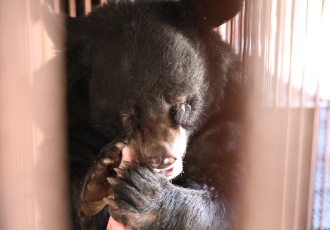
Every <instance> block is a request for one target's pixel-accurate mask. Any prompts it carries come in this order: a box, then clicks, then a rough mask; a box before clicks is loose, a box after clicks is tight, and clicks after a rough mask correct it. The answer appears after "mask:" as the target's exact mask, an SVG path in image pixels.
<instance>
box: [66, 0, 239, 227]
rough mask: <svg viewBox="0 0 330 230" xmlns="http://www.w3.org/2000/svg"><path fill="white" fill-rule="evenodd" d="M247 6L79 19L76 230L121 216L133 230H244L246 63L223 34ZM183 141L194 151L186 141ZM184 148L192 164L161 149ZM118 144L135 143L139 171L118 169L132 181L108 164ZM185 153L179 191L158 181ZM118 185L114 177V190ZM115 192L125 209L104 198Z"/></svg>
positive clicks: (150, 4) (71, 101)
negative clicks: (240, 217) (237, 226)
mask: <svg viewBox="0 0 330 230" xmlns="http://www.w3.org/2000/svg"><path fill="white" fill-rule="evenodd" d="M241 5H242V0H235V1H225V0H218V1H216V0H209V1H202V0H201V1H200V2H198V1H197V0H196V1H188V0H186V1H184V0H182V1H152V0H144V1H143V0H140V1H139V0H135V1H134V3H132V2H130V1H122V0H120V1H118V2H117V3H116V1H113V2H112V1H110V2H109V3H108V4H106V5H104V6H102V7H99V8H96V9H95V10H94V11H93V12H92V13H90V14H89V15H88V16H87V17H82V18H77V19H73V18H68V19H67V30H68V31H67V40H66V43H65V45H64V46H65V47H64V48H65V54H66V66H67V75H68V79H67V82H68V91H67V97H68V118H69V121H68V123H69V155H70V174H71V176H70V180H71V188H72V197H71V198H72V201H73V211H72V220H73V225H74V229H88V230H92V229H98V230H99V229H105V228H106V225H107V222H108V219H109V210H110V214H111V216H112V217H113V218H114V219H115V220H116V221H118V222H121V223H123V224H124V225H126V226H127V227H128V229H171V230H172V229H189V230H201V229H210V230H211V229H212V230H225V229H226V230H228V229H233V228H234V223H235V222H236V221H237V195H238V191H239V181H240V178H241V175H240V159H241V154H240V153H241V143H240V142H241V140H240V139H241V137H240V136H241V119H242V110H243V102H242V84H241V80H240V62H239V59H238V57H237V56H236V55H235V54H234V52H233V51H232V49H231V47H230V46H229V45H228V44H226V43H224V42H223V41H221V38H220V36H219V35H218V34H216V33H215V32H214V31H213V28H214V27H215V26H218V25H220V24H222V23H223V22H225V21H226V20H229V19H230V18H232V17H233V16H234V15H235V14H236V13H237V12H238V11H239V9H240V8H241ZM178 132H181V134H182V133H184V134H185V135H187V137H188V140H187V141H188V142H187V143H186V140H181V139H180V140H178V139H176V138H177V137H176V135H179V134H178ZM148 133H149V134H148ZM181 134H180V135H181ZM180 138H181V137H180ZM173 140H174V141H176V142H178V145H180V146H181V145H182V146H185V145H186V144H187V146H186V149H184V152H183V153H182V155H180V156H177V155H176V154H177V153H176V152H175V151H174V150H173V148H169V149H166V151H165V150H164V149H163V148H162V147H161V148H160V147H159V146H156V147H154V145H153V144H154V143H165V145H167V146H172V145H173V143H171V141H173ZM118 142H125V143H126V144H130V143H135V145H134V146H135V147H133V148H135V149H134V151H136V153H137V155H138V157H137V158H138V161H139V164H135V163H126V168H127V169H126V170H119V169H116V172H117V174H119V175H121V177H115V175H116V173H115V172H114V171H113V169H114V168H115V167H118V164H119V161H120V160H119V161H118V159H117V160H114V161H115V163H114V164H113V165H110V166H111V167H109V165H104V164H102V160H103V159H104V158H110V159H114V158H116V157H117V158H118V157H120V155H118V154H120V149H119V148H118V146H116V143H118ZM181 142H182V143H181ZM136 143H138V144H136ZM137 146H140V147H137ZM150 146H153V147H150ZM178 148H179V147H178ZM172 150H173V152H171V151H172ZM116 154H117V155H116ZM183 154H185V157H184V160H183V162H184V164H183V167H184V168H183V173H182V174H181V175H179V176H177V177H176V178H174V179H173V180H172V183H171V182H170V180H168V178H166V176H165V175H164V173H161V172H157V170H156V171H154V170H152V169H155V168H157V169H158V168H159V169H162V167H161V166H162V165H161V164H162V163H159V162H163V164H164V165H163V166H164V167H165V166H166V167H167V166H168V164H166V163H165V160H164V159H167V160H168V159H169V160H170V162H172V161H173V160H177V161H179V160H181V158H183ZM100 162H101V163H100ZM150 162H151V163H150ZM166 162H167V161H166ZM99 174H102V176H101V177H100V178H101V180H102V181H101V182H100V183H99V181H98V179H100V178H98V175H99ZM94 176H95V178H97V179H95V178H94ZM106 177H112V179H110V180H109V183H108V182H107V181H106V180H105V179H106ZM170 179H172V178H170ZM93 180H94V181H93ZM94 182H95V183H94ZM96 182H97V183H98V184H97V183H96ZM96 184H97V185H96ZM100 184H102V186H101V185H100ZM94 185H95V186H96V187H93V186H94ZM99 185H100V187H97V186H99ZM98 189H100V191H99V190H98ZM110 193H111V194H113V196H114V199H108V200H107V201H106V202H107V204H108V205H107V206H106V207H104V205H105V204H103V203H102V202H103V200H102V197H106V196H108V195H109V194H110ZM88 196H90V197H92V198H91V199H89V198H86V197H88ZM93 199H94V200H93ZM90 201H91V202H90ZM94 201H95V202H94ZM86 204H87V205H86ZM90 205H91V207H90ZM100 207H101V208H100ZM103 207H104V208H103ZM102 208H103V210H102V211H100V210H99V209H102ZM86 210H87V211H86ZM95 210H96V211H95ZM99 211H100V212H99ZM86 214H87V215H86Z"/></svg>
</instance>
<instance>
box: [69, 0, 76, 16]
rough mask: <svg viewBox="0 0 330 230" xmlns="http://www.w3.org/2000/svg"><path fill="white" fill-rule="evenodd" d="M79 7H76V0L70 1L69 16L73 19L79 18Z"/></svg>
mask: <svg viewBox="0 0 330 230" xmlns="http://www.w3.org/2000/svg"><path fill="white" fill-rule="evenodd" d="M76 8H77V6H76V0H69V15H70V16H71V17H76V16H77V9H76Z"/></svg>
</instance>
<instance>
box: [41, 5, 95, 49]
mask: <svg viewBox="0 0 330 230" xmlns="http://www.w3.org/2000/svg"><path fill="white" fill-rule="evenodd" d="M42 12H43V20H44V24H45V28H46V31H47V34H48V35H49V37H50V39H51V40H52V41H53V43H54V44H55V46H56V48H58V49H63V47H64V46H63V45H64V43H65V42H67V43H69V42H70V41H72V40H74V41H76V42H77V41H83V40H84V39H86V38H85V36H86V33H85V34H84V31H86V30H87V31H88V28H87V26H88V23H86V22H85V21H86V18H85V17H82V18H71V17H68V16H66V15H63V14H58V13H55V12H54V11H53V9H52V8H51V7H50V6H49V5H48V4H45V5H44V6H43V9H42ZM65 38H66V40H65Z"/></svg>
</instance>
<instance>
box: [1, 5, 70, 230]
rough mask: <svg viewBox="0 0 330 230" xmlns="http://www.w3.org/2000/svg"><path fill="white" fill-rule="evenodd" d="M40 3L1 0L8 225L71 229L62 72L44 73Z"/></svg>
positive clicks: (4, 198) (32, 229)
mask: <svg viewBox="0 0 330 230" xmlns="http://www.w3.org/2000/svg"><path fill="white" fill-rule="evenodd" d="M40 5H41V4H40V2H39V1H28V0H24V1H21V0H11V1H0V33H2V31H5V33H2V34H1V42H0V60H1V61H0V76H1V77H0V105H1V108H5V109H4V110H2V111H1V116H0V140H1V143H0V153H1V154H0V180H1V182H2V183H3V185H4V186H2V189H1V194H0V200H1V207H0V213H1V218H2V219H1V221H2V222H1V228H2V229H6V230H16V229H22V230H23V229H24V230H35V229H49V230H57V229H64V230H65V229H68V228H67V226H66V224H67V223H68V216H69V213H68V211H67V207H66V203H67V202H66V200H65V198H64V194H65V193H66V190H65V184H66V183H65V182H64V176H65V172H66V171H65V167H64V164H63V162H64V136H65V135H64V133H63V130H64V129H62V128H63V124H64V123H63V120H62V118H63V113H62V112H61V109H63V107H62V106H63V98H62V95H64V92H62V91H61V90H60V77H59V76H62V75H61V74H59V75H57V74H55V75H53V77H54V78H52V77H50V75H52V74H53V73H57V72H56V70H58V68H54V69H52V71H50V72H44V74H41V75H39V74H38V73H40V72H39V71H41V69H43V68H44V67H45V66H43V63H44V61H45V56H44V54H45V53H44V50H43V47H42V46H41V45H40V44H46V43H43V41H41V39H42V38H43V35H44V31H43V28H44V26H43V25H42V24H41V22H42V20H41V18H40V15H41V12H40V8H39V7H40ZM8 9H10V10H8ZM13 15H15V20H10V18H12V16H13ZM57 67H58V66H57ZM37 76H39V77H41V78H39V77H37ZM41 215H42V218H41Z"/></svg>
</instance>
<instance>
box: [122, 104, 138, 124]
mask: <svg viewBox="0 0 330 230" xmlns="http://www.w3.org/2000/svg"><path fill="white" fill-rule="evenodd" d="M120 116H121V120H122V122H123V124H127V123H128V122H130V121H131V120H132V119H133V118H134V116H135V109H134V108H133V107H131V108H128V109H124V110H122V111H121V112H120Z"/></svg>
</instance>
